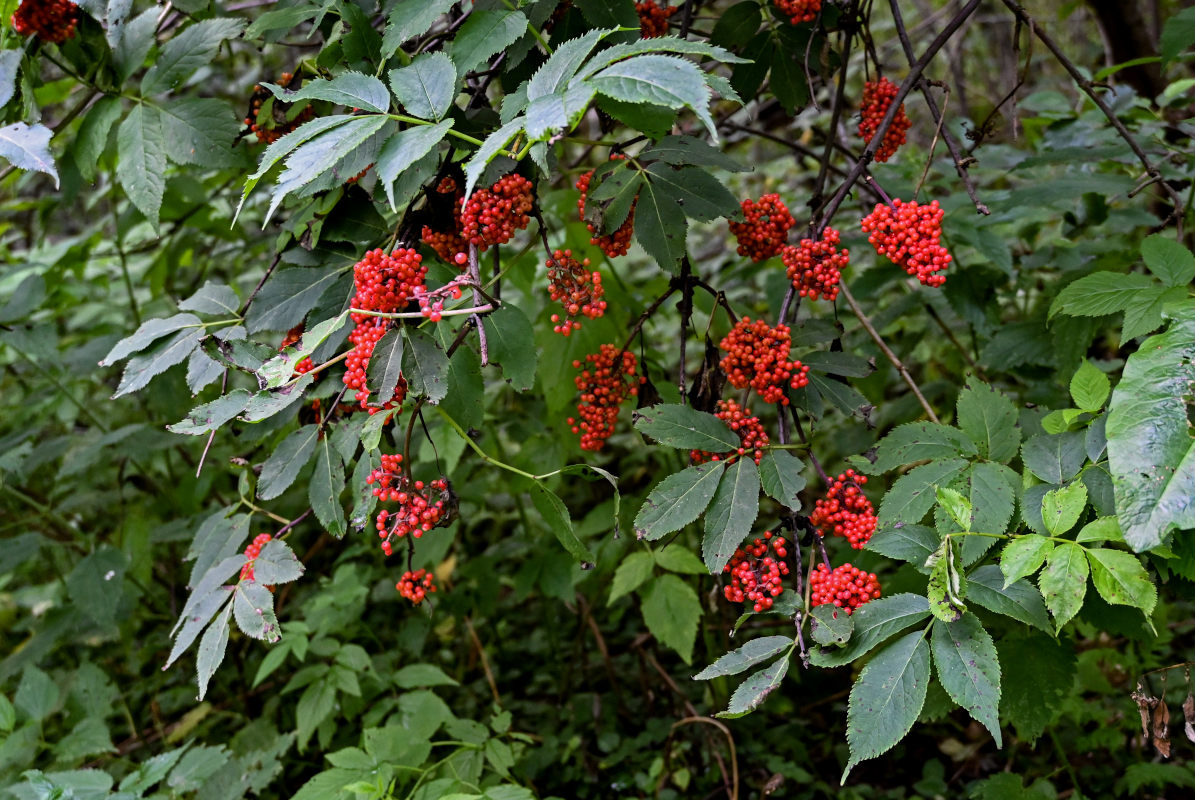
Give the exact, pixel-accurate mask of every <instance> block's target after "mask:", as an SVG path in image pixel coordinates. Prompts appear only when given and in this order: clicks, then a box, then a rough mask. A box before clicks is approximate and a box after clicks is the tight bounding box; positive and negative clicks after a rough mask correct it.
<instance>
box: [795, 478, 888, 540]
mask: <svg viewBox="0 0 1195 800" xmlns="http://www.w3.org/2000/svg"><path fill="white" fill-rule="evenodd" d="M865 483H867V476H865V475H860V474H858V473H856V472H855V471H854V470H853V469H848V470H847V471H846V472H843V473H842V474H840V475H839V476H838V477H837V478H835V479H834V481H833V482H832V483H831V484H830V488H829V490H828V491H827V492H826V496H825V497H824V498H821V499H819V500H818V501H817V503H816V507H815V508H814V509H813V513H812V514H811V515H810V516H809V521H810V523H812V524H813V526H814V527H815V528H817V532H818V535H819V536H823V537H824V536H826V535H827V534H832V535H834V536H841V537H843V538H844V539H846V540H847V541H848V542H849V543H850V545H851V547H853V548H854V549H856V550H862V549H863V547H864V545H866V544H867V542H868V541H869V540H870V539H871V535H872V534H873V533H875V529H876V515H875V509H873V508H872V505H871V501H870V500H868V499H867V495H865V494H864V493H863V484H865Z"/></svg>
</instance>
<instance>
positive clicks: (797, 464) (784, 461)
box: [759, 450, 805, 511]
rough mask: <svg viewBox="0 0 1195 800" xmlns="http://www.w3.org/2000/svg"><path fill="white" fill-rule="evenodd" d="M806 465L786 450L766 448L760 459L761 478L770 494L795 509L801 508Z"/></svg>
mask: <svg viewBox="0 0 1195 800" xmlns="http://www.w3.org/2000/svg"><path fill="white" fill-rule="evenodd" d="M804 469H805V465H804V464H803V463H801V459H799V458H797V457H796V456H794V455H793V454H792V453H789V452H788V451H786V450H765V451H764V454H763V458H761V459H760V460H759V479H760V483H762V484H763V490H764V491H765V492H767V494H768V496H769V497H771V498H772V499H773V500H775V501H776V502H777V503H780V504H781V505H782V506H785V507H786V508H789V509H791V510H793V511H800V510H801V500H800V498H799V497H798V495H799V494H800V492H801V490H802V489H804V488H805V476H804V475H802V474H801V471H802V470H804Z"/></svg>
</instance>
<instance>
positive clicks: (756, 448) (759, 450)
mask: <svg viewBox="0 0 1195 800" xmlns="http://www.w3.org/2000/svg"><path fill="white" fill-rule="evenodd" d="M714 416H715V417H717V418H718V419H720V420H722V421H723V422H725V423H726V425H727V427H729V428H730V429H731V430H732V431H734V432H735V433H737V434H738V435H739V439H740V440H741V441H742V444H741V445H740V446H739V448H738V449H737V450H731V451H729V452H726V453H711V452H708V451H706V450H691V451H689V458H690V459H691V460H692V462H693V463H694V464H704V463H705V462H707V461H725V462H726V463H728V464H733V463H734V462H735V461H737V460H738V459H739V457H740V456H745V455H748V454H750V457H751V458H752V459H753V460H754V461H755V463H756V465H757V466H758V464H759V462H760V460H761V459H762V458H763V448H765V447H767V446H768V443H769V442H770V439H769V438H768V432H767V430H766V429H764V426H763V423H762V422H760V421H759V417H753V416H751V409H749V408H743V407H742V406H740V405H739V404H738V403H736V402H735V401H734V400H719V401H718V410H717V411H716V412H715V413H714Z"/></svg>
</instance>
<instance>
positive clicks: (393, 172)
mask: <svg viewBox="0 0 1195 800" xmlns="http://www.w3.org/2000/svg"><path fill="white" fill-rule="evenodd" d="M452 126H453V121H452V120H450V119H446V120H444V121H443V122H440V123H437V124H435V125H417V126H415V127H411V128H407V129H406V130H404V131H399V132H398V133H396V134H394V135H393V136H391V137H390V138H389V139H387V140H386V144H385V145H383V146H382V152H381V153H379V154H378V161H377V164H376V165H375V166H374V171H375V172H376V173H377V176H378V183H380V184H381V185H382V188H383V189H384V190H385V191H386V199H387V200H388V201H389V202H390V208H391V209H392V210H394V211H397V210H398V205H397V203H396V199H395V193H394V182H395V180H396V179H397V178H398V176H399V175H400V174H401V173H402V172H403V171H404V170H406V169H407V168H408V167H411V166H412V165H413V164H415V162H417V161H419V159H421V158H423V157H424V156H426V155H427V154H428V153H430V152H431V151H432V148H434V147H435V146H436V145H438V144H439V143H440V142H441V141H442V140H443V139H444V137H445V136H446V135H447V134H448V130H449V129H450V128H451V127H452Z"/></svg>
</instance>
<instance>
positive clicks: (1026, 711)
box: [986, 634, 1075, 800]
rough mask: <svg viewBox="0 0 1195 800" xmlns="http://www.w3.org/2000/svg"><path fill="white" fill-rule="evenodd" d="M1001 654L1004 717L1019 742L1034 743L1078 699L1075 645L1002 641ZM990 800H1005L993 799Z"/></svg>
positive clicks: (1036, 637)
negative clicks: (1076, 692) (1069, 704)
mask: <svg viewBox="0 0 1195 800" xmlns="http://www.w3.org/2000/svg"><path fill="white" fill-rule="evenodd" d="M997 650H999V653H1000V663H1001V664H1002V665H1003V673H1004V674H1003V676H1002V678H1003V680H1002V681H1001V684H1002V686H1001V690H1002V691H1001V697H1000V716H1001V717H1002V718H1004V719H1006V720H1008V721H1009V722H1011V723H1012V725H1013V726H1014V727H1015V728H1016V731H1017V736H1018V737H1019V738H1021V739H1023V740H1025V741H1026V742H1027V743H1031V742H1032V741H1033V740H1034V739H1036V738H1037V737H1038V736H1040V735H1041V734H1042V733H1043V732H1045V730H1046V728H1047V726H1049V725H1050V723H1052V722H1053V721H1054V720H1055V719H1056V718H1057V717H1058V715H1059V713H1060V712H1061V711H1062V709H1063V707H1064V705H1065V704H1066V703H1067V702H1069V701H1070V700H1071V698H1072V697H1074V685H1075V648H1074V645H1073V644H1072V643H1070V642H1067V641H1065V640H1064V641H1061V642H1060V641H1056V640H1055V639H1053V638H1052V637H1049V636H1043V635H1040V634H1033V635H1030V636H1029V637H1027V638H1024V639H1012V638H1008V637H1001V639H1000V641H999V642H998V643H997ZM986 800H1003V798H1001V797H1000V796H998V795H989V797H988V798H986ZM1033 800H1037V798H1033Z"/></svg>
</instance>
